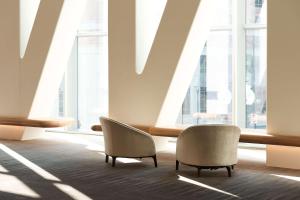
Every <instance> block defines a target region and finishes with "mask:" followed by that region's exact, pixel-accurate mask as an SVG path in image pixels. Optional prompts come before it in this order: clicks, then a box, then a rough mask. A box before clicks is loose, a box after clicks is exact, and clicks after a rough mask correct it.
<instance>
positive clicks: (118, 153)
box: [100, 117, 157, 167]
mask: <svg viewBox="0 0 300 200" xmlns="http://www.w3.org/2000/svg"><path fill="white" fill-rule="evenodd" d="M100 122H101V126H102V131H103V135H104V143H105V154H106V159H105V161H106V162H108V161H109V156H111V157H112V166H113V167H114V166H115V163H116V158H117V157H125V158H145V157H152V158H153V160H154V165H155V167H157V160H156V151H155V145H154V141H153V139H152V136H151V135H150V134H148V133H146V132H144V131H142V130H139V129H136V128H134V127H132V126H129V125H127V124H124V123H121V122H117V121H115V120H112V119H109V118H106V117H100Z"/></svg>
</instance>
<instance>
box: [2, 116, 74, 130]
mask: <svg viewBox="0 0 300 200" xmlns="http://www.w3.org/2000/svg"><path fill="white" fill-rule="evenodd" d="M72 122H73V120H71V119H55V120H53V119H27V118H23V117H0V125H8V126H24V127H37V128H57V127H64V126H67V125H69V124H71V123H72Z"/></svg>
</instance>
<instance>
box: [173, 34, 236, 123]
mask: <svg viewBox="0 0 300 200" xmlns="http://www.w3.org/2000/svg"><path fill="white" fill-rule="evenodd" d="M231 44H232V42H231V31H213V32H211V33H210V36H209V39H208V40H207V42H206V45H205V48H204V49H203V51H202V54H201V56H200V59H199V64H198V67H197V69H196V72H195V75H194V77H193V80H192V82H191V85H190V88H189V90H188V92H187V96H186V98H185V100H184V102H183V105H182V110H181V112H180V114H179V117H178V123H179V124H208V123H224V124H231V123H232V117H231V112H232V55H231V52H232V51H231Z"/></svg>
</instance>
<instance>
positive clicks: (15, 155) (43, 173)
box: [0, 144, 60, 181]
mask: <svg viewBox="0 0 300 200" xmlns="http://www.w3.org/2000/svg"><path fill="white" fill-rule="evenodd" d="M0 149H1V150H2V151H4V152H5V153H7V154H8V155H10V156H11V157H13V158H14V159H16V160H17V161H19V162H20V163H22V164H23V165H25V166H26V167H28V168H29V169H31V170H32V171H34V172H35V173H36V174H38V175H40V176H41V177H43V178H44V179H47V180H50V181H60V179H59V178H57V177H55V176H53V175H52V174H50V173H49V172H47V171H46V170H44V169H42V168H41V167H39V166H38V165H36V164H34V163H33V162H31V161H30V160H28V159H27V158H25V157H23V156H22V155H20V154H18V153H17V152H15V151H13V150H12V149H10V148H8V147H7V146H5V145H3V144H0Z"/></svg>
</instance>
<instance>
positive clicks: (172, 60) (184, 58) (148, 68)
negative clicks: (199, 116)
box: [109, 0, 212, 125]
mask: <svg viewBox="0 0 300 200" xmlns="http://www.w3.org/2000/svg"><path fill="white" fill-rule="evenodd" d="M209 2H212V1H209V0H208V1H207V0H202V1H200V0H193V1H181V0H172V1H167V4H166V7H165V10H164V13H163V15H162V18H161V21H160V24H159V26H158V30H157V32H156V35H155V39H154V41H153V43H152V45H151V46H152V47H151V50H150V51H149V55H148V56H147V61H146V62H145V63H146V64H145V68H144V70H143V73H142V74H140V75H137V73H136V71H135V68H136V62H135V61H136V60H135V56H137V55H135V52H136V51H135V50H136V49H135V43H134V41H136V39H137V38H136V37H135V34H134V33H135V26H134V25H135V23H134V22H135V21H136V19H135V17H136V16H135V13H134V12H132V10H135V4H134V2H133V1H130V0H124V1H118V0H111V1H109V64H110V69H109V78H110V80H109V83H110V84H109V92H110V94H109V115H110V116H111V117H113V118H115V119H118V120H122V121H125V122H129V123H134V124H148V125H155V124H157V123H158V124H166V123H174V122H175V120H176V118H177V115H178V112H179V109H180V105H181V103H182V101H183V99H184V96H185V93H186V90H187V88H188V86H189V83H190V80H191V79H192V76H193V72H194V69H195V68H196V66H197V61H198V59H199V55H200V52H201V49H202V48H203V45H204V43H205V40H206V36H207V34H208V30H209V25H208V23H207V22H209V19H210V17H209V15H208V14H209V13H208V11H207V12H206V11H205V9H204V8H205V7H206V6H208V5H211V4H210V3H209ZM153 27H154V26H153ZM196 35H197V37H196ZM199 37H200V38H201V39H199ZM149 38H150V37H149ZM149 38H148V39H149ZM194 39H195V40H194ZM137 42H139V40H137ZM148 47H149V46H148ZM176 85H177V86H180V87H177V86H176ZM174 95H175V98H173V97H174ZM172 96H173V97H172Z"/></svg>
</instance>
